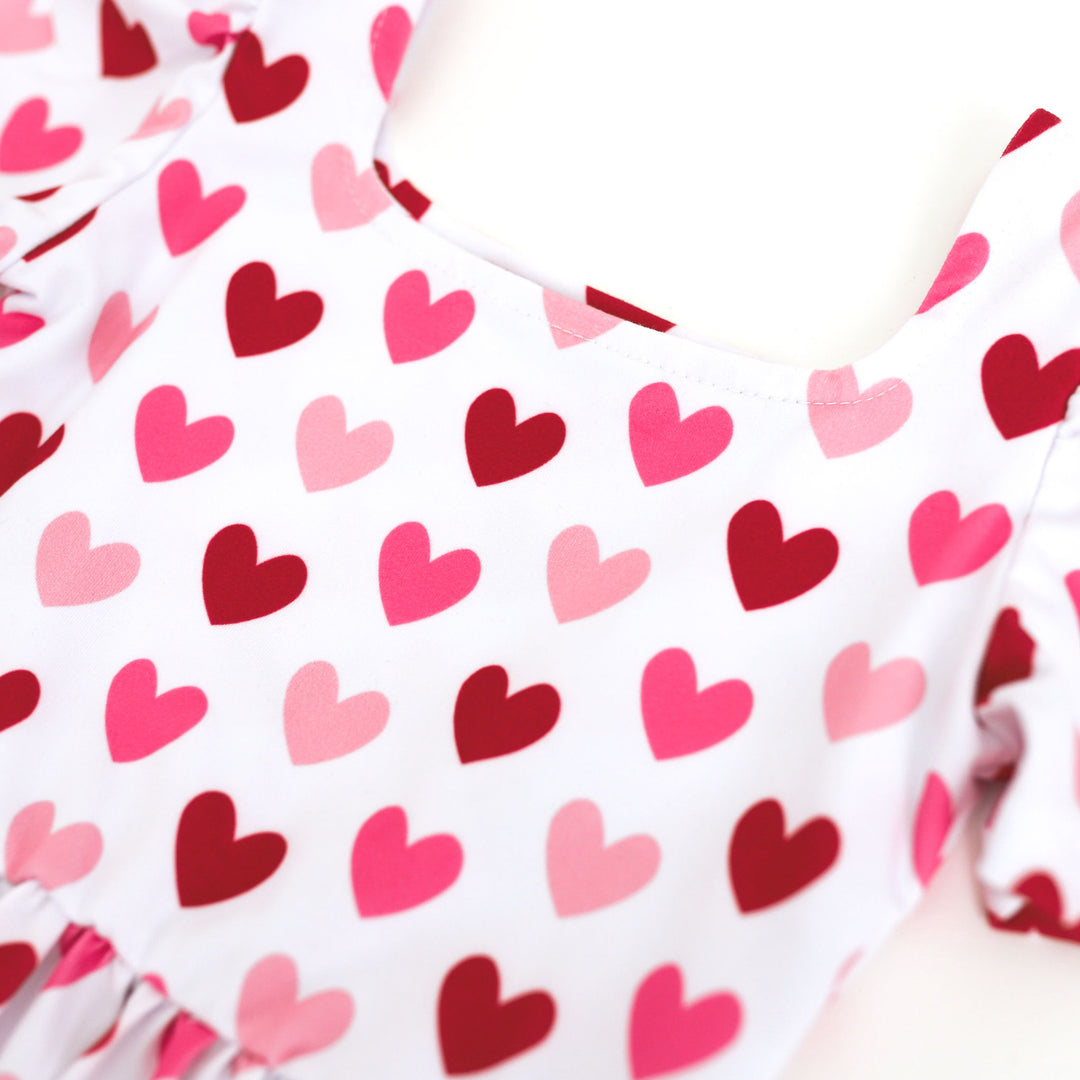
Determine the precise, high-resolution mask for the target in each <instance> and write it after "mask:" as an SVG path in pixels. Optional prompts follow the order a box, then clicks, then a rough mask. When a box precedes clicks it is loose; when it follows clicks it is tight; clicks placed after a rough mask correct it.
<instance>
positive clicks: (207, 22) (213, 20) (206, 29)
mask: <svg viewBox="0 0 1080 1080" xmlns="http://www.w3.org/2000/svg"><path fill="white" fill-rule="evenodd" d="M187 28H188V33H189V34H190V35H191V40H192V41H194V42H196V43H197V44H199V45H213V46H214V48H215V49H216V50H217V51H218V52H221V50H222V49H224V48H225V44H226V42H227V41H228V40H229V39H230V38H231V37H232V36H233V35H232V34H230V33H229V16H228V15H227V14H224V13H216V12H215V13H214V14H211V15H207V14H205V13H204V12H202V11H193V12H192V13H191V14H190V15H189V16H188V19H187Z"/></svg>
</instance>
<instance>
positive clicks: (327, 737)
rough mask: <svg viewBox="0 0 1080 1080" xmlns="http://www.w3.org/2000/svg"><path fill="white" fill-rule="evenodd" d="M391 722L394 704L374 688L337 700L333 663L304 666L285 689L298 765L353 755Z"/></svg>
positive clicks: (291, 750)
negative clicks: (391, 709) (392, 705)
mask: <svg viewBox="0 0 1080 1080" xmlns="http://www.w3.org/2000/svg"><path fill="white" fill-rule="evenodd" d="M389 718H390V702H389V701H387V700H386V698H385V696H384V695H382V694H380V693H378V692H377V691H375V690H370V691H367V692H366V693H362V694H354V695H353V696H352V697H350V698H346V699H345V700H344V701H340V702H339V701H338V676H337V671H335V670H334V665H333V664H328V663H326V662H325V661H323V660H316V661H314V662H313V663H311V664H305V665H304V666H303V667H302V668H301V669H300V670H299V671H298V672H297V673H296V674H295V675H294V676H293V677H292V678H291V679H290V680H289V687H288V689H287V690H286V691H285V742H286V744H287V745H288V748H289V757H290V758H292V763H293V764H294V765H314V764H316V763H317V762H320V761H331V760H333V759H334V758H339V757H342V756H343V755H345V754H351V753H352V752H353V751H354V750H359V749H360V747H361V746H365V745H366V744H367V743H369V742H371V740H372V739H374V738H375V736H376V735H378V734H379V733H380V732H381V731H382V730H383V728H385V727H386V722H387V720H388V719H389Z"/></svg>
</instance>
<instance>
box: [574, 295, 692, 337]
mask: <svg viewBox="0 0 1080 1080" xmlns="http://www.w3.org/2000/svg"><path fill="white" fill-rule="evenodd" d="M585 303H586V304H588V305H589V307H594V308H596V309H597V310H598V311H606V312H607V313H608V314H609V315H614V316H615V318H617V319H623V320H624V321H625V322H632V323H637V324H638V325H639V326H647V327H648V328H649V329H650V330H659V331H660V333H661V334H662V333H664V332H665V331H667V330H670V329H671V328H672V327H673V326H674V325H675V324H674V323H673V322H672V321H671V320H670V319H665V318H663V316H661V315H654V314H653V313H652V312H651V311H646V310H645V309H644V308H640V307H637V306H636V305H635V304H631V303H629V302H628V301H626V300H620V299H619V298H618V297H617V296H612V295H611V293H606V292H601V291H600V290H599V289H594V288H593V287H592V286H591V285H586V286H585Z"/></svg>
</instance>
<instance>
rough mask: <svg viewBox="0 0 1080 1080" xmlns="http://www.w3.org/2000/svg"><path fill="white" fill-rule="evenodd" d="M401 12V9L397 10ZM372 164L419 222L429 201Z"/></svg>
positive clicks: (383, 167) (381, 165)
mask: <svg viewBox="0 0 1080 1080" xmlns="http://www.w3.org/2000/svg"><path fill="white" fill-rule="evenodd" d="M398 10H399V11H400V10H403V9H401V8H399V9H398ZM372 164H373V165H374V166H375V172H376V174H377V175H378V177H379V179H380V180H381V181H382V186H383V187H384V188H386V190H387V191H389V192H390V194H391V195H393V196H394V198H395V199H397V201H398V202H399V203H401V205H402V206H403V207H405V209H406V210H407V211H408V212H409V215H410V216H411V217H413V218H415V219H416V220H417V221H419V220H420V219H421V218H422V217H423V216H424V215H425V214H426V213H427V212H428V210H429V208H430V207H431V200H430V199H429V198H428V197H427V196H426V195H425V194H424V193H423V192H422V191H420V190H419V189H418V188H416V187H414V186H413V185H412V184H411V183H409V181H408V180H399V181H398V182H397V183H396V184H391V183H390V170H389V168H387V165H386V162H384V161H379V159H378V158H376V159H375V160H374V161H373V162H372Z"/></svg>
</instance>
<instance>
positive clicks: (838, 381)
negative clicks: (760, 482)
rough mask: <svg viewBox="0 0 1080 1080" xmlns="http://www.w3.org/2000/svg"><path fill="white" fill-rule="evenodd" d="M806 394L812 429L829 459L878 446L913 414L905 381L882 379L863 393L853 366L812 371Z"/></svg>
mask: <svg viewBox="0 0 1080 1080" xmlns="http://www.w3.org/2000/svg"><path fill="white" fill-rule="evenodd" d="M806 392H807V397H808V399H809V403H808V409H809V412H810V427H811V428H812V429H813V432H814V437H815V438H816V439H817V441H818V445H819V446H820V447H821V450H822V453H824V455H825V456H826V457H827V458H836V457H843V456H845V455H846V454H857V453H859V452H860V451H862V450H868V449H869V448H870V447H871V446H877V444H878V443H880V442H884V441H885V440H886V439H887V438H888V437H889V436H890V435H894V434H896V432H897V431H899V430H900V429H901V428H902V427H903V426H904V424H905V423H907V418H908V417H909V416H910V415H911V404H912V398H911V388H910V387H909V386H908V385H907V383H905V382H904V381H903V379H882V380H881V382H876V383H874V385H873V386H871V387H870V388H869V389H867V390H863V391H862V393H860V392H859V383H858V380H857V379H856V377H855V370H854V368H852V367H851V365H850V364H849V365H848V366H847V367H842V368H836V369H835V370H834V371H815V372H813V373H812V374H811V375H810V381H809V384H808V386H807V391H806Z"/></svg>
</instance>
